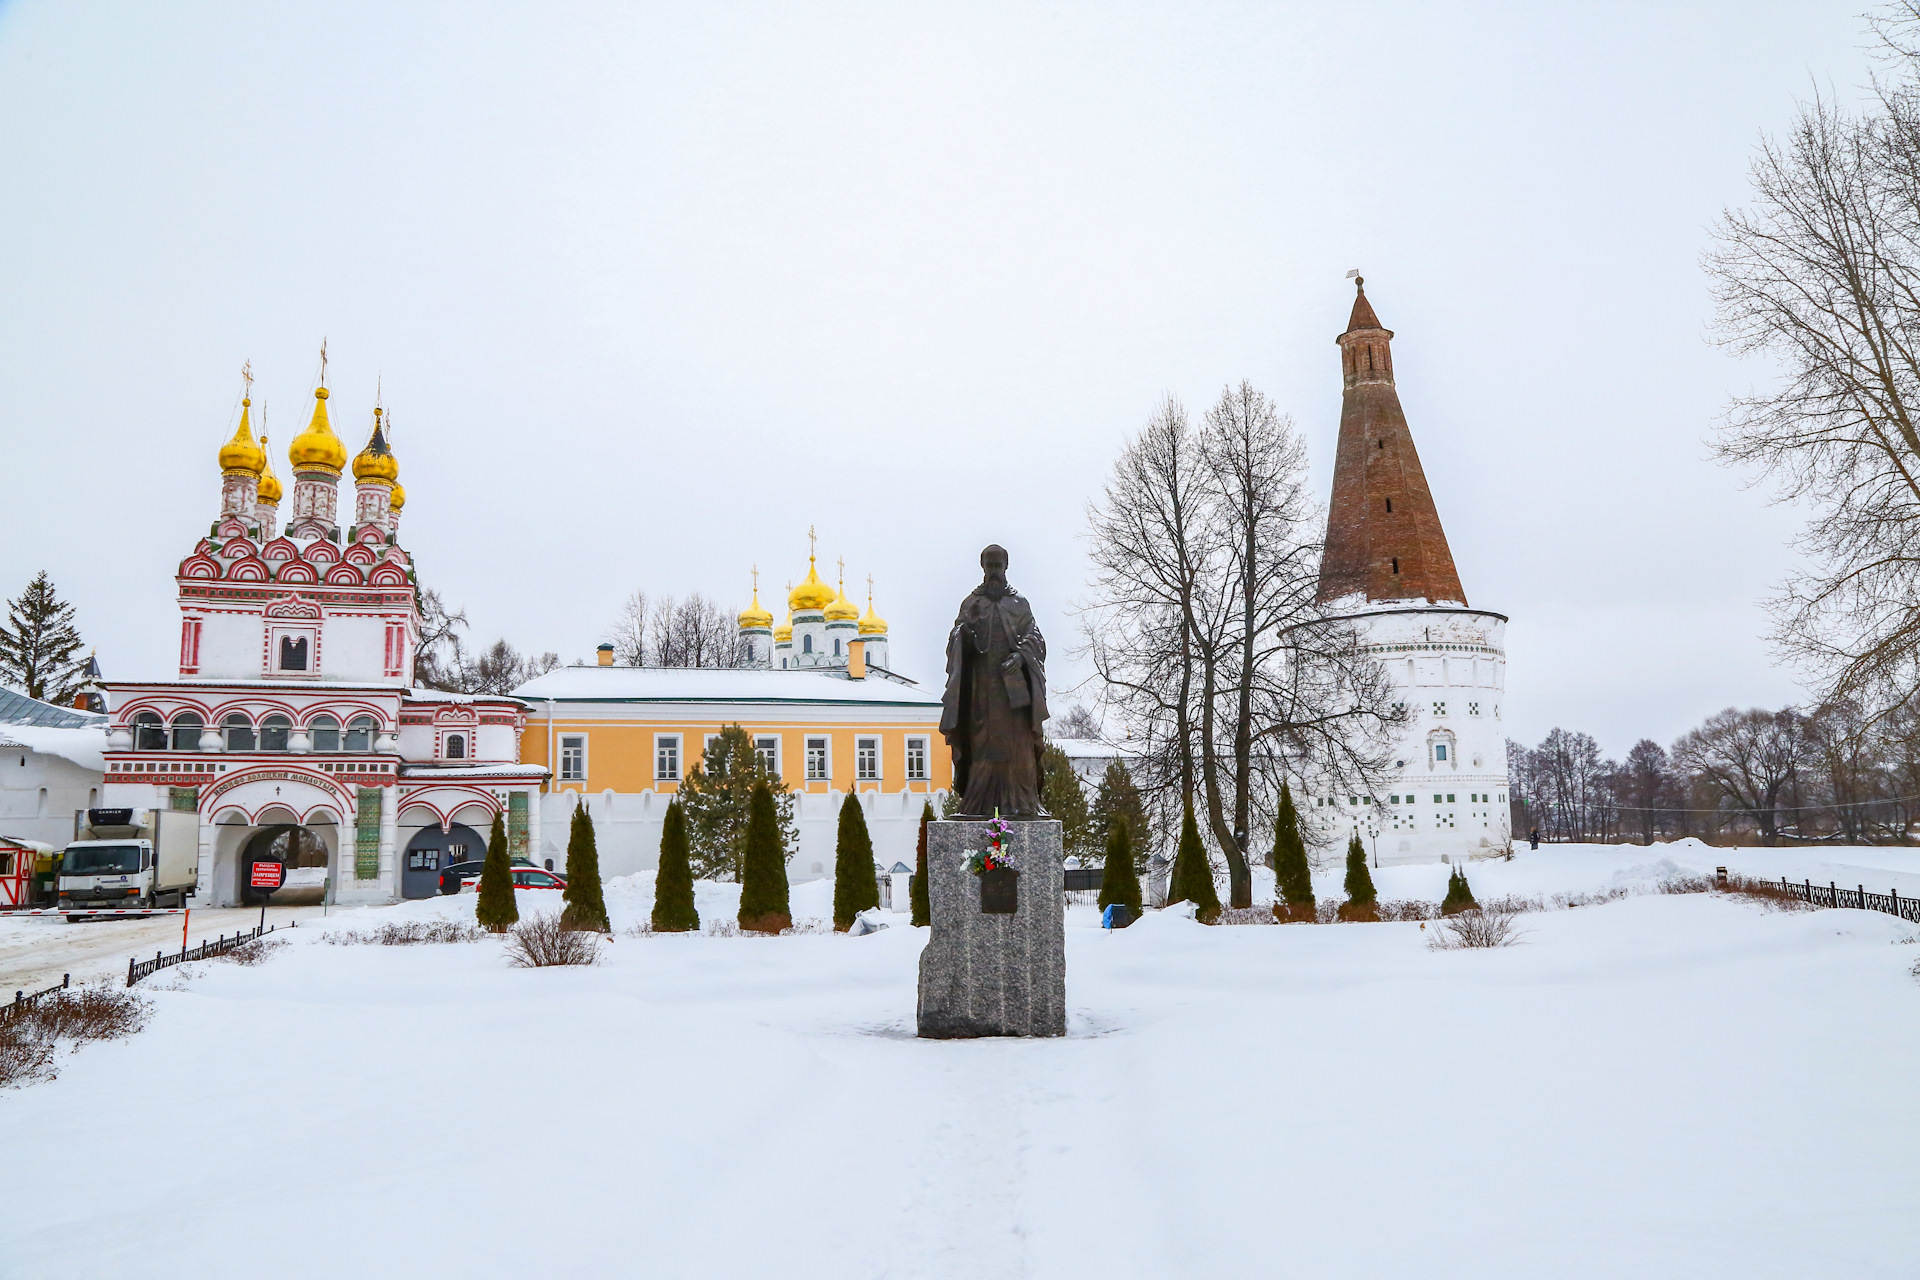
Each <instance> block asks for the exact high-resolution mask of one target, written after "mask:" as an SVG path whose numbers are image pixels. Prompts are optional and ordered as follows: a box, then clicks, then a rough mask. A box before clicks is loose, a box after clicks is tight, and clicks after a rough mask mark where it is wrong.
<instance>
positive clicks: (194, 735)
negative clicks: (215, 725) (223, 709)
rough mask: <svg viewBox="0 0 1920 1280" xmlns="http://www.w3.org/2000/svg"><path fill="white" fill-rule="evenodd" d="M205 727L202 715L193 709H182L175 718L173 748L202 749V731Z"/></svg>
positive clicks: (176, 749) (177, 749) (184, 749)
mask: <svg viewBox="0 0 1920 1280" xmlns="http://www.w3.org/2000/svg"><path fill="white" fill-rule="evenodd" d="M204 727H205V724H204V722H202V721H201V719H200V717H199V716H197V715H195V714H194V713H193V712H191V711H182V712H181V713H180V714H179V715H177V716H175V717H174V718H173V749H174V750H175V751H198V750H199V749H200V731H201V729H203V728H204Z"/></svg>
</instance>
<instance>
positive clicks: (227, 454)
mask: <svg viewBox="0 0 1920 1280" xmlns="http://www.w3.org/2000/svg"><path fill="white" fill-rule="evenodd" d="M252 403H253V401H251V400H242V401H241V402H240V425H239V427H238V428H236V429H235V431H234V433H233V439H231V440H229V441H227V442H226V443H225V444H223V445H221V446H220V473H221V474H222V475H229V476H257V475H259V474H260V468H262V467H264V466H266V465H267V451H266V450H265V449H262V448H261V447H260V446H259V445H257V444H255V443H254V442H253V426H252V424H251V423H250V422H249V420H248V418H247V406H248V405H251V404H252Z"/></svg>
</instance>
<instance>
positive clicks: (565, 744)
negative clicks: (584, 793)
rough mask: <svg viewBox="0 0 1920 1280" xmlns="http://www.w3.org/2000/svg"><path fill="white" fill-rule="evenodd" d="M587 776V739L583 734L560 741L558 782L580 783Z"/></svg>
mask: <svg viewBox="0 0 1920 1280" xmlns="http://www.w3.org/2000/svg"><path fill="white" fill-rule="evenodd" d="M586 776H587V738H586V735H585V734H579V735H577V736H573V735H570V736H568V737H564V738H562V739H560V780H561V781H562V782H581V781H584V780H585V779H586Z"/></svg>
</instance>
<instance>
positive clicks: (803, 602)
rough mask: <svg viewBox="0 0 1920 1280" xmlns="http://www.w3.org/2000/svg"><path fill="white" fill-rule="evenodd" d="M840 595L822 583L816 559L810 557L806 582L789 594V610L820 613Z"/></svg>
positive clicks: (808, 558)
mask: <svg viewBox="0 0 1920 1280" xmlns="http://www.w3.org/2000/svg"><path fill="white" fill-rule="evenodd" d="M838 594H839V592H837V591H835V590H834V589H833V588H832V587H830V586H828V585H827V584H826V583H824V582H822V581H820V571H819V570H818V569H816V568H815V567H814V558H813V557H812V556H808V557H807V577H806V581H804V582H802V583H801V584H800V585H799V586H797V587H795V588H794V589H793V590H792V591H789V592H788V593H787V608H788V609H791V610H792V611H793V612H795V613H804V612H808V611H818V610H821V609H824V608H826V607H827V606H828V605H830V604H832V603H833V601H834V598H835V597H836V596H837V595H838Z"/></svg>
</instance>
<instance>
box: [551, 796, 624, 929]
mask: <svg viewBox="0 0 1920 1280" xmlns="http://www.w3.org/2000/svg"><path fill="white" fill-rule="evenodd" d="M561 901H563V902H565V903H566V906H564V907H563V908H561V911H560V922H561V924H563V925H564V926H566V927H567V928H569V929H578V930H580V931H581V932H582V933H612V932H613V927H612V926H611V925H610V924H608V923H607V894H606V889H605V888H604V887H603V886H602V885H601V883H600V850H599V847H598V846H597V845H596V844H595V843H594V838H593V815H592V814H590V813H588V812H587V806H586V805H584V804H583V805H581V806H579V807H578V808H576V809H575V810H574V811H573V830H572V831H570V832H568V833H567V889H566V892H565V893H563V894H562V895H561Z"/></svg>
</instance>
